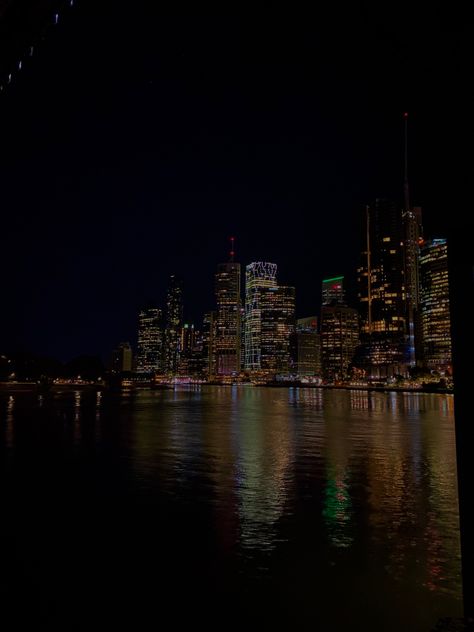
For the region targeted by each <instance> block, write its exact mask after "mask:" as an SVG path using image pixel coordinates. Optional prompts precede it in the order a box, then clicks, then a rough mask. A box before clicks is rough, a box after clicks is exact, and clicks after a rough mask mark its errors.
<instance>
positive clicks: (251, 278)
mask: <svg viewBox="0 0 474 632" xmlns="http://www.w3.org/2000/svg"><path fill="white" fill-rule="evenodd" d="M276 274H277V266H276V264H275V263H267V262H264V261H258V262H254V263H250V264H249V265H248V266H247V267H246V270H245V361H244V368H245V370H250V371H252V370H259V369H260V368H261V346H262V340H261V307H260V296H261V292H262V290H263V289H264V288H270V287H275V286H276V285H277V280H276Z"/></svg>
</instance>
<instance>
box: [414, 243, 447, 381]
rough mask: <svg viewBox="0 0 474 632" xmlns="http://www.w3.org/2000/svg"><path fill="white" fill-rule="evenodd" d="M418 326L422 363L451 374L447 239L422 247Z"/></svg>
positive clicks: (425, 244) (427, 366) (432, 368)
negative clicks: (420, 327) (419, 329)
mask: <svg viewBox="0 0 474 632" xmlns="http://www.w3.org/2000/svg"><path fill="white" fill-rule="evenodd" d="M420 272H421V292H420V294H421V296H420V304H421V326H422V349H423V365H424V366H425V367H426V368H428V369H431V370H435V371H440V372H443V373H445V372H447V373H451V370H452V357H451V319H450V311H449V280H448V246H447V242H446V239H432V240H429V241H426V243H424V245H423V246H422V248H421V255H420Z"/></svg>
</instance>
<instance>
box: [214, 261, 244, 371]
mask: <svg viewBox="0 0 474 632" xmlns="http://www.w3.org/2000/svg"><path fill="white" fill-rule="evenodd" d="M232 253H233V251H232ZM231 258H233V254H232V255H231ZM215 294H216V304H217V312H216V326H215V340H214V350H215V361H216V373H217V375H232V374H235V373H239V372H240V347H241V319H240V316H241V314H240V307H241V299H240V263H235V262H234V261H230V262H228V263H220V264H219V265H218V266H217V273H216V275H215Z"/></svg>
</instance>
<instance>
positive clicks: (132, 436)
mask: <svg viewBox="0 0 474 632" xmlns="http://www.w3.org/2000/svg"><path fill="white" fill-rule="evenodd" d="M0 405H1V428H0V431H1V445H2V450H1V458H2V470H1V485H2V490H3V492H4V493H2V496H3V501H2V505H3V507H2V509H3V512H2V513H3V515H4V516H5V518H4V520H2V526H1V527H0V534H1V541H2V549H3V550H2V557H3V558H4V565H3V573H2V580H1V581H2V584H3V585H2V586H1V588H2V592H3V594H4V595H6V597H7V599H6V600H5V603H6V604H7V609H8V610H9V614H10V619H11V620H12V621H14V622H15V621H16V623H17V624H18V629H20V627H22V624H24V623H25V622H26V623H28V624H30V625H32V624H33V622H35V621H36V619H35V617H36V618H37V619H40V620H41V623H40V624H37V625H36V626H35V629H38V628H40V629H48V630H51V629H54V630H56V629H58V630H59V629H61V630H69V629H71V630H76V629H77V630H89V629H95V628H96V627H97V628H101V629H114V628H115V627H117V626H118V624H119V623H124V622H126V623H127V624H128V625H129V629H133V630H137V629H138V630H142V629H143V630H145V629H149V626H150V621H156V627H159V626H160V624H163V623H164V621H165V619H167V618H168V617H172V618H173V622H174V627H177V626H179V625H180V624H182V623H188V624H191V623H193V624H196V623H197V622H198V621H202V622H203V623H204V624H205V625H207V627H208V628H211V629H223V628H225V629H229V628H232V627H233V626H235V627H241V626H242V625H246V624H247V625H248V624H255V623H259V624H261V625H262V627H263V626H265V627H267V626H275V625H277V624H279V625H281V624H283V625H285V626H287V627H288V628H290V627H291V628H292V629H304V630H306V629H308V630H309V629H312V630H315V629H324V630H339V629H365V630H367V631H370V632H371V631H374V632H375V631H376V630H377V631H378V630H382V629H383V630H388V631H391V630H393V631H395V630H404V631H413V632H415V631H416V632H421V631H423V630H430V628H431V627H433V625H434V624H435V622H436V620H437V619H438V618H439V617H442V616H458V615H460V612H461V581H460V553H459V537H458V508H457V495H456V468H455V444H454V416H453V398H452V396H450V395H434V394H433V395H431V394H422V393H413V394H411V393H410V394H408V393H368V392H364V391H336V390H322V389H293V388H290V389H287V388H283V389H258V388H253V387H251V386H241V387H212V386H202V387H199V386H195V387H188V388H186V387H180V388H177V389H175V390H174V391H136V392H130V393H122V394H112V393H100V392H98V393H96V392H86V391H84V392H81V391H77V392H65V393H50V394H45V395H37V394H34V393H18V394H14V395H8V394H5V393H2V394H1V399H0ZM41 626H42V627H41ZM12 629H14V628H12Z"/></svg>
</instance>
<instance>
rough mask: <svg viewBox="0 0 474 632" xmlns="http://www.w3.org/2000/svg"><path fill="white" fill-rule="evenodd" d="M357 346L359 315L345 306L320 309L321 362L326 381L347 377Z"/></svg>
mask: <svg viewBox="0 0 474 632" xmlns="http://www.w3.org/2000/svg"><path fill="white" fill-rule="evenodd" d="M358 344H359V314H358V312H357V310H355V309H353V308H352V307H346V306H345V305H323V306H322V307H321V360H322V370H323V375H324V377H325V378H326V379H328V380H331V381H332V380H340V379H344V378H345V377H347V376H348V373H349V367H350V365H351V363H352V361H353V359H354V355H355V352H356V349H357V346H358Z"/></svg>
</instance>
